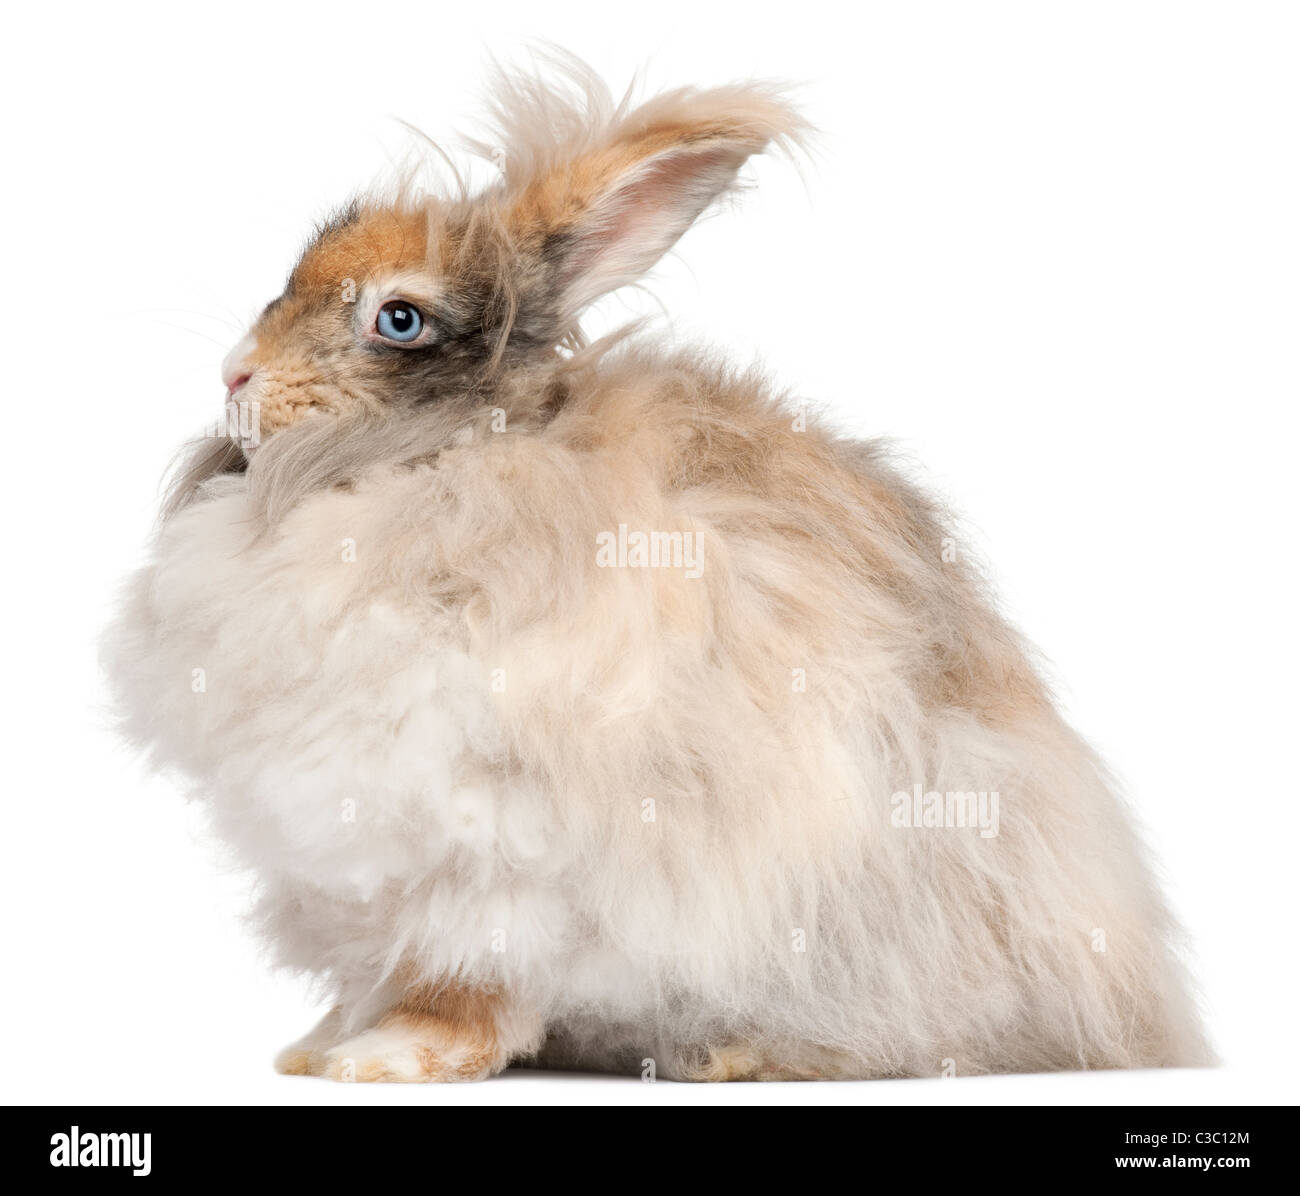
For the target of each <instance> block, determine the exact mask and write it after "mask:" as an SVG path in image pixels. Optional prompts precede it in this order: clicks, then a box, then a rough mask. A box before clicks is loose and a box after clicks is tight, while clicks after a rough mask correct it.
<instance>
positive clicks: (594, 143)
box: [498, 77, 808, 331]
mask: <svg viewBox="0 0 1300 1196" xmlns="http://www.w3.org/2000/svg"><path fill="white" fill-rule="evenodd" d="M582 82H583V84H584V86H585V92H584V95H583V99H582V100H581V101H580V102H579V103H575V102H574V101H573V99H572V97H571V96H570V95H568V94H557V92H556V91H554V90H552V89H549V88H546V87H545V86H544V85H542V84H540V83H538V82H536V81H533V80H530V81H527V82H525V83H524V84H520V83H518V82H514V83H512V84H510V85H508V94H507V95H506V96H504V97H499V101H500V102H499V106H498V118H499V120H500V121H501V123H502V125H503V126H504V131H505V133H506V139H507V146H508V148H507V149H506V151H505V160H504V163H503V166H504V171H505V176H506V177H505V187H506V196H505V202H506V210H505V213H504V215H505V220H506V223H507V227H508V229H509V232H510V235H511V239H512V241H513V243H514V245H515V247H516V250H517V251H518V252H519V253H521V254H523V256H524V259H525V261H524V263H521V264H524V265H526V266H530V267H531V269H529V270H528V271H527V272H528V273H530V274H531V275H532V276H533V277H534V278H538V279H539V280H544V284H543V286H542V287H541V288H538V289H537V290H534V291H533V292H532V294H531V295H530V296H528V298H527V299H525V300H524V301H525V302H530V303H531V304H536V303H538V302H541V301H542V300H543V295H542V294H541V293H540V292H541V291H543V290H544V292H545V302H546V303H547V304H548V306H549V308H550V310H549V311H548V312H547V313H546V314H547V316H549V317H550V319H549V320H548V321H547V323H550V322H551V321H554V326H555V327H557V328H559V329H560V330H561V331H563V330H567V329H568V328H571V327H572V326H573V325H574V323H576V321H577V319H578V317H579V316H580V315H581V313H582V311H583V309H585V308H586V307H587V306H588V305H589V304H591V303H592V302H594V301H595V300H596V299H599V298H600V297H601V296H602V295H605V294H608V293H609V292H610V291H613V290H615V289H616V288H618V287H621V286H624V285H626V284H627V283H630V282H634V281H636V280H637V279H638V278H640V277H641V276H642V275H643V274H644V273H645V272H646V271H647V270H649V269H650V268H651V267H652V266H653V265H654V264H655V263H656V262H657V261H658V260H659V259H660V258H661V257H662V256H663V255H664V254H665V253H666V252H667V251H668V250H669V249H671V248H672V246H673V245H674V244H675V243H676V241H677V239H678V238H679V237H680V236H681V235H682V234H683V233H684V232H685V231H686V230H687V228H689V227H690V225H691V223H692V222H693V221H694V220H695V219H696V217H698V216H699V215H700V214H701V213H702V212H703V211H704V209H705V208H707V207H708V206H709V204H710V203H711V202H712V201H713V200H714V199H716V198H717V197H718V196H720V195H722V194H723V193H724V192H726V191H728V190H729V189H730V188H731V187H732V186H733V185H734V184H735V182H736V178H737V173H738V172H739V170H740V168H741V166H743V165H744V163H745V160H746V159H747V158H748V157H749V156H750V155H751V154H757V153H760V152H762V151H763V150H764V149H767V148H768V147H771V146H776V147H779V148H782V149H789V148H791V147H792V146H793V145H795V144H797V142H798V140H799V139H800V137H801V136H802V135H803V134H804V133H805V131H806V130H807V127H808V126H807V125H806V124H805V122H804V121H803V120H802V118H800V117H799V116H798V114H797V113H795V112H794V110H793V109H792V108H791V107H790V106H789V105H788V104H787V103H786V102H785V101H784V100H783V99H782V98H781V95H780V93H779V91H778V90H777V89H776V88H773V87H769V86H765V85H761V84H748V85H735V86H731V87H723V88H717V89H715V90H711V91H697V90H693V89H684V90H681V91H676V92H671V93H669V94H667V95H662V96H660V97H658V98H657V99H654V100H652V101H650V102H649V103H647V104H645V105H643V106H641V107H639V108H635V109H632V110H631V111H626V110H625V107H624V106H623V105H620V106H618V107H615V106H614V105H613V104H612V103H611V102H610V101H609V98H608V93H606V92H604V90H603V88H601V87H600V85H599V84H598V83H596V82H594V81H592V80H591V79H590V77H586V78H584V79H583V80H582ZM498 161H500V158H498ZM529 314H531V315H533V316H537V315H539V314H540V313H537V312H535V311H534V312H532V313H529Z"/></svg>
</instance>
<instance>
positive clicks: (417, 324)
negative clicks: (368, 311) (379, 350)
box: [375, 299, 424, 342]
mask: <svg viewBox="0 0 1300 1196" xmlns="http://www.w3.org/2000/svg"><path fill="white" fill-rule="evenodd" d="M423 327H424V317H423V316H422V315H420V313H419V311H418V310H417V309H416V308H414V307H412V306H411V305H410V304H409V303H407V302H406V301H405V300H403V299H393V300H391V301H389V302H388V303H385V304H384V306H383V307H381V308H380V309H379V316H378V318H377V319H376V320H375V331H376V332H377V333H379V335H380V336H382V337H383V338H384V339H385V340H389V341H398V342H406V341H413V340H415V338H416V337H417V336H419V335H420V330H421V329H422V328H423Z"/></svg>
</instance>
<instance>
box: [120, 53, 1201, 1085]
mask: <svg viewBox="0 0 1300 1196" xmlns="http://www.w3.org/2000/svg"><path fill="white" fill-rule="evenodd" d="M491 110H492V114H493V118H494V120H495V122H496V129H497V142H498V143H499V145H500V146H502V147H504V149H502V150H498V149H496V147H495V146H494V145H492V144H490V143H489V144H484V143H471V145H472V147H473V148H474V149H475V150H476V151H477V152H479V153H482V154H485V155H491V156H492V157H493V159H494V162H495V165H496V167H497V169H498V171H499V177H496V176H494V178H493V180H492V182H491V183H490V184H487V185H485V186H484V187H482V188H481V189H478V190H471V189H470V188H469V187H468V186H467V185H466V184H464V183H461V184H460V185H459V186H458V187H457V186H449V187H448V188H447V194H443V195H431V194H427V193H425V192H422V191H420V190H418V189H417V188H416V187H415V186H414V185H413V184H407V185H404V186H399V187H397V188H396V189H395V190H393V191H391V192H387V191H383V192H380V191H376V192H373V193H366V194H364V195H363V196H362V197H361V198H358V199H356V200H354V201H353V202H351V203H350V204H349V205H348V206H347V207H346V208H344V209H343V210H342V211H341V212H339V213H338V214H337V215H336V216H335V217H334V218H333V219H331V220H329V221H328V222H327V223H325V224H324V225H323V226H321V227H320V228H319V229H318V230H317V231H316V233H315V235H314V236H313V238H312V239H311V242H310V244H309V246H308V248H307V249H306V250H305V252H304V253H303V254H302V256H301V258H300V259H299V260H298V262H297V264H296V265H295V266H294V267H293V270H292V272H291V274H290V275H289V278H288V282H287V284H286V285H285V288H284V291H283V293H282V294H281V295H280V296H279V297H278V298H276V299H275V300H274V301H273V302H272V303H271V304H270V305H269V306H268V307H267V308H266V309H265V310H264V311H263V312H262V314H261V315H260V317H258V318H257V320H256V321H255V323H254V324H253V326H252V328H251V330H250V331H249V333H248V335H247V336H246V337H245V338H244V339H243V340H242V341H241V342H240V343H239V344H238V345H237V346H236V347H235V348H234V349H233V350H232V352H231V354H230V355H229V357H228V358H227V359H226V362H225V364H224V365H223V371H222V373H223V381H224V383H225V385H226V387H227V398H228V402H229V403H230V404H231V405H232V409H234V408H238V409H239V410H240V411H241V412H244V413H247V412H249V411H252V412H254V413H255V415H256V418H255V419H245V420H243V421H242V422H239V423H238V424H235V423H232V425H231V427H230V428H228V429H227V430H226V432H225V434H223V435H221V436H219V437H214V436H208V437H205V438H201V439H200V441H199V442H198V443H197V447H195V448H194V449H193V450H192V453H191V455H190V456H189V458H188V459H187V461H186V462H185V464H184V465H183V466H182V467H181V468H180V470H179V472H178V474H177V476H176V480H175V483H174V486H173V489H172V491H171V494H170V497H169V499H168V501H167V503H166V504H165V509H164V512H163V515H162V517H161V518H160V522H159V527H158V529H157V532H156V536H155V540H154V543H153V547H152V552H151V556H150V558H149V561H148V563H147V564H146V565H145V566H144V568H143V569H141V570H140V571H139V572H138V573H137V574H136V575H135V576H134V577H132V578H131V579H130V580H129V582H128V583H127V585H126V587H125V590H124V596H123V598H122V602H121V605H120V608H119V610H118V612H117V614H116V615H115V617H114V620H113V622H112V624H111V625H110V627H109V629H108V630H107V632H106V634H105V639H104V648H103V651H104V660H105V666H106V669H107V672H108V675H109V677H110V679H111V687H112V694H113V702H114V705H115V709H116V710H117V711H118V712H119V714H120V719H121V727H122V730H123V733H124V734H125V735H126V736H127V737H128V738H129V740H130V741H131V742H132V743H133V744H134V745H136V746H137V747H138V748H139V749H140V750H141V752H142V753H144V755H145V756H146V757H147V759H148V760H149V762H150V763H151V765H152V766H154V767H157V768H160V769H164V770H167V771H168V772H170V773H173V774H176V775H179V776H181V777H183V778H185V782H186V784H187V786H188V787H189V788H190V789H191V790H192V792H193V794H194V796H195V798H196V799H197V800H199V801H200V802H202V804H203V805H204V807H205V808H206V810H207V812H208V814H209V816H210V819H211V824H212V827H213V830H214V831H215V833H216V835H217V836H219V838H220V839H221V840H222V841H223V842H224V843H225V844H227V845H228V846H229V848H230V849H231V850H232V851H233V853H234V855H235V857H236V858H237V859H238V860H239V861H240V863H241V864H242V865H244V866H246V867H247V868H248V869H251V870H252V872H253V873H254V874H255V875H256V878H257V880H258V893H259V896H258V898H257V901H256V906H255V909H254V911H253V912H254V917H255V920H256V924H257V927H258V929H259V932H260V933H262V934H264V935H265V938H266V940H267V942H268V944H269V945H270V947H271V949H272V952H273V955H274V958H275V961H276V963H277V964H280V965H283V966H285V967H288V968H290V969H295V970H298V971H300V972H302V973H306V974H308V975H310V976H312V977H314V978H315V979H316V980H317V981H318V982H319V983H320V985H321V986H322V988H323V991H325V992H327V993H328V995H329V998H330V1001H329V1003H330V1005H331V1009H330V1012H329V1013H328V1014H327V1015H326V1017H325V1018H324V1020H323V1021H322V1022H321V1023H320V1024H319V1025H318V1026H316V1028H315V1029H314V1030H312V1031H311V1032H310V1033H308V1034H307V1035H306V1036H305V1037H303V1038H302V1039H301V1040H300V1041H298V1042H296V1043H294V1044H292V1045H291V1046H289V1047H287V1048H286V1049H285V1050H284V1051H283V1052H282V1053H281V1054H280V1056H279V1057H278V1058H277V1059H276V1061H275V1066H276V1067H277V1069H278V1070H279V1071H280V1072H282V1073H285V1074H290V1075H312V1076H324V1077H330V1078H333V1079H336V1080H344V1081H403V1082H452V1081H468V1080H478V1079H483V1078H486V1077H489V1076H492V1075H495V1074H497V1073H499V1072H501V1071H502V1070H503V1069H504V1068H506V1067H507V1066H511V1065H515V1066H520V1065H522V1066H534V1067H546V1068H557V1069H561V1068H568V1069H581V1070H588V1071H598V1072H612V1073H620V1074H626V1075H631V1076H638V1075H639V1076H641V1077H642V1078H646V1079H654V1078H656V1077H663V1078H668V1079H674V1080H689V1081H723V1080H795V1079H880V1078H887V1077H914V1076H940V1075H974V1074H981V1073H1010V1072H1032V1071H1047V1070H1069V1069H1092V1068H1145V1067H1163V1066H1191V1065H1201V1064H1206V1063H1208V1062H1210V1061H1211V1058H1212V1056H1211V1053H1210V1050H1209V1047H1208V1045H1207V1042H1206V1038H1205V1036H1204V1033H1203V1031H1202V1028H1201V1025H1200V1016H1199V1013H1198V1010H1197V1006H1196V1002H1195V1001H1194V999H1193V997H1192V995H1191V989H1190V981H1189V979H1188V976H1187V975H1186V973H1185V971H1184V966H1183V964H1182V962H1181V952H1182V948H1181V931H1180V930H1179V929H1178V927H1177V926H1176V925H1175V923H1174V921H1173V920H1172V918H1171V915H1170V914H1169V913H1168V912H1167V910H1166V907H1165V905H1164V902H1163V899H1162V897H1161V894H1160V892H1159V890H1158V887H1157V885H1156V883H1155V881H1154V879H1153V872H1152V869H1151V865H1150V864H1149V862H1148V860H1147V857H1146V853H1145V850H1144V848H1143V846H1142V845H1141V842H1140V840H1139V836H1138V834H1137V831H1136V829H1135V826H1134V822H1133V816H1132V814H1131V813H1130V811H1129V809H1128V807H1127V804H1126V802H1125V800H1124V799H1123V798H1122V797H1121V796H1120V794H1119V790H1118V787H1117V785H1116V784H1115V782H1114V781H1113V779H1112V778H1111V777H1110V776H1109V774H1108V772H1107V770H1106V768H1105V766H1104V765H1103V764H1102V763H1101V762H1100V761H1099V759H1098V758H1097V757H1096V756H1095V755H1094V753H1093V752H1092V751H1091V750H1090V749H1089V747H1088V746H1087V745H1086V744H1085V742H1084V741H1083V740H1082V739H1081V738H1080V737H1079V736H1078V735H1077V734H1076V733H1075V731H1073V730H1072V729H1071V728H1070V727H1069V726H1067V725H1066V723H1065V722H1064V721H1063V719H1062V717H1061V715H1060V714H1059V713H1058V711H1057V708H1056V706H1055V705H1054V702H1053V698H1052V695H1051V694H1050V693H1049V690H1048V688H1047V686H1046V684H1045V682H1044V681H1043V680H1042V678H1041V676H1040V668H1039V666H1038V664H1037V663H1036V658H1035V656H1034V654H1033V652H1032V651H1031V649H1030V648H1028V647H1027V645H1026V644H1024V643H1023V642H1022V641H1021V639H1020V637H1019V636H1018V635H1017V633H1016V632H1014V631H1013V630H1012V629H1011V628H1010V627H1009V626H1008V625H1007V623H1006V622H1004V621H1003V619H1002V618H1001V617H1000V616H999V615H998V614H997V613H996V611H995V607H994V604H993V602H992V600H991V598H990V597H989V593H988V587H987V585H986V583H985V582H984V581H983V580H982V576H981V571H980V570H978V569H977V568H976V567H975V566H974V565H972V564H970V563H969V562H967V561H966V559H965V554H964V553H961V554H953V553H952V552H951V551H949V547H950V540H951V534H952V531H951V529H952V523H951V520H950V517H949V515H948V514H947V513H946V511H945V509H944V508H943V507H941V506H940V505H939V504H938V503H937V502H935V501H934V500H932V499H931V498H930V497H928V496H927V495H926V494H924V493H922V492H921V490H920V489H918V488H917V487H916V486H915V485H914V484H913V483H912V482H911V481H909V480H908V478H907V477H906V476H905V475H904V472H903V471H902V470H901V469H900V468H899V466H898V465H897V464H896V463H895V462H894V461H893V460H892V458H891V455H890V452H889V451H888V450H887V449H886V447H884V446H883V445H882V444H880V443H877V442H864V441H860V440H855V439H851V438H848V437H846V436H845V435H843V434H840V433H837V432H836V431H834V430H832V429H831V427H830V426H829V424H828V423H827V421H825V420H824V419H822V418H821V417H819V416H817V415H814V414H812V413H810V412H809V411H808V410H807V409H806V408H805V407H804V406H803V405H801V404H799V403H796V402H794V401H793V400H792V399H790V398H789V397H788V396H786V395H785V394H783V393H779V392H777V391H776V390H775V389H774V388H773V386H772V385H771V384H770V383H769V382H768V381H767V380H766V379H765V378H764V376H763V375H762V374H761V373H759V372H756V371H755V370H752V369H750V370H746V369H740V368H736V367H733V366H731V365H729V364H728V363H727V362H726V361H724V360H721V359H719V358H718V357H717V356H716V355H714V354H712V353H710V352H705V351H702V350H692V349H688V348H679V347H672V346H670V345H666V344H662V343H660V342H659V341H657V340H656V339H655V338H654V337H653V336H651V335H649V334H648V333H647V332H646V331H645V330H644V329H640V328H637V329H633V330H632V332H631V333H628V334H624V333H623V332H620V333H615V334H613V335H611V336H608V337H606V338H604V339H601V340H597V341H595V342H589V341H588V340H587V339H585V338H584V336H583V333H582V330H581V320H582V318H583V316H584V313H585V312H587V310H588V309H589V308H590V307H591V305H592V304H593V303H595V302H596V301H597V300H598V299H600V298H601V297H603V296H606V295H609V294H610V293H611V292H613V291H615V290H617V289H618V288H620V287H623V286H626V285H628V284H632V283H635V282H637V281H638V280H640V279H641V278H643V276H645V275H646V273H647V272H648V271H650V270H651V268H652V267H654V266H655V264H656V263H657V262H658V261H659V259H660V258H661V257H662V256H663V255H664V254H665V253H667V252H668V251H669V250H670V249H671V248H672V247H673V246H674V245H675V244H676V243H677V241H678V239H679V238H680V237H681V236H682V234H683V233H684V232H685V231H686V230H687V229H688V228H689V227H690V226H691V225H692V224H693V223H694V222H695V220H696V219H697V218H698V217H700V216H701V215H702V214H703V213H705V212H706V210H710V209H712V208H713V207H714V206H715V205H716V203H717V202H718V201H719V200H721V199H722V198H723V197H725V196H728V195H731V194H732V193H733V192H735V191H736V190H737V188H738V186H739V180H740V178H741V171H742V168H743V167H744V165H745V163H746V162H747V160H748V159H749V158H750V157H751V156H753V155H757V154H762V153H764V152H773V151H779V152H785V153H791V152H794V151H795V150H796V149H797V148H798V147H800V146H801V145H804V144H805V143H806V141H807V138H808V136H809V134H810V128H809V126H808V124H807V123H806V122H805V120H804V119H803V118H802V117H801V116H800V115H799V113H798V111H797V110H796V109H795V108H794V107H793V106H792V104H791V102H790V101H789V99H788V92H787V91H785V90H783V89H782V88H780V87H778V86H776V85H772V84H766V83H743V84H736V85H731V86H724V87H718V88H714V89H696V88H684V89H680V90H675V91H671V92H667V93H665V94H661V95H658V96H657V97H653V98H650V99H649V100H647V101H645V102H642V103H639V104H638V103H637V102H636V101H634V100H633V99H631V98H629V97H624V99H623V100H622V101H621V102H616V101H615V100H614V98H613V97H612V95H611V93H610V92H609V91H608V90H607V89H606V88H605V87H604V86H603V84H602V83H601V82H600V81H599V80H598V79H597V78H596V77H595V76H594V75H593V74H592V73H590V72H589V71H588V70H587V69H586V68H583V67H582V66H580V65H578V64H575V63H566V64H564V65H563V66H562V67H561V68H559V69H558V71H557V70H556V69H552V68H543V69H540V70H535V71H530V72H520V73H515V74H504V73H503V75H502V77H501V78H500V79H499V80H498V81H497V84H496V87H495V91H494V99H493V101H492V109H491Z"/></svg>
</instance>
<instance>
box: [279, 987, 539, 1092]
mask: <svg viewBox="0 0 1300 1196" xmlns="http://www.w3.org/2000/svg"><path fill="white" fill-rule="evenodd" d="M339 1024H340V1023H339V1022H338V1021H334V1022H331V1020H330V1018H329V1017H327V1018H326V1019H325V1022H322V1024H321V1025H320V1026H318V1027H317V1028H316V1029H315V1030H313V1031H312V1033H311V1034H309V1035H308V1036H307V1037H306V1038H305V1039H303V1040H302V1041H301V1042H299V1043H295V1044H294V1045H293V1046H292V1047H289V1048H288V1049H287V1050H285V1051H284V1052H282V1053H281V1056H280V1059H279V1060H278V1061H277V1066H279V1067H280V1070H281V1071H285V1072H288V1073H290V1074H295V1075H313V1076H325V1077H327V1078H328V1079H331V1080H341V1081H343V1082H345V1083H348V1082H356V1083H383V1082H387V1083H407V1084H429V1083H451V1082H455V1081H461V1080H484V1079H487V1077H488V1076H491V1075H495V1074H496V1073H497V1072H499V1071H501V1070H502V1069H503V1068H504V1067H505V1066H506V1064H507V1063H509V1062H510V1059H511V1058H512V1057H513V1056H515V1055H519V1054H528V1053H531V1052H532V1051H533V1050H535V1049H536V1047H537V1042H538V1041H539V1040H540V1038H541V1025H540V1022H538V1021H537V1020H536V1019H532V1018H529V1017H527V1016H525V1015H523V1014H521V1013H520V1012H519V1011H518V1010H517V1009H515V1008H513V1007H512V1006H510V1005H509V1004H507V1002H505V1001H504V1000H503V999H502V998H501V997H500V996H499V995H498V994H495V993H488V992H481V991H475V990H470V989H463V988H459V987H455V986H451V985H446V986H442V987H439V988H429V989H421V990H417V991H416V992H414V993H412V994H410V995H408V997H407V999H406V1000H404V1001H403V1002H402V1004H401V1005H399V1006H397V1008H395V1009H392V1010H390V1011H389V1012H388V1013H387V1014H385V1015H384V1016H383V1017H382V1018H380V1020H379V1021H378V1022H377V1023H376V1024H375V1025H374V1026H372V1027H371V1028H370V1029H369V1030H365V1031H363V1032H362V1033H360V1034H357V1035H356V1036H355V1037H352V1038H348V1039H345V1040H344V1041H342V1042H340V1041H339V1040H338V1036H337V1034H335V1036H334V1037H333V1038H332V1039H331V1038H330V1034H331V1032H332V1031H336V1030H337V1028H338V1025H339Z"/></svg>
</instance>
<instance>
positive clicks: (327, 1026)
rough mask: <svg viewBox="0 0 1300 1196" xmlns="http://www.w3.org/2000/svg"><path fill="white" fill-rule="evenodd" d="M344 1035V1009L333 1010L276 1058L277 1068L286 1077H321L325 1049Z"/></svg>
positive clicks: (336, 1008)
mask: <svg viewBox="0 0 1300 1196" xmlns="http://www.w3.org/2000/svg"><path fill="white" fill-rule="evenodd" d="M342 1037H343V1010H342V1009H341V1008H339V1007H338V1006H335V1008H333V1009H331V1010H330V1011H329V1012H328V1013H327V1014H326V1015H325V1016H324V1017H323V1018H321V1020H320V1021H319V1022H317V1023H316V1025H315V1026H313V1027H312V1029H310V1030H308V1031H307V1033H306V1034H304V1035H303V1036H302V1037H301V1038H300V1039H298V1041H297V1042H294V1043H291V1044H290V1045H289V1046H287V1047H285V1048H284V1050H282V1051H281V1052H280V1053H279V1054H278V1055H276V1057H275V1070H276V1071H278V1072H279V1073H280V1074H281V1075H285V1076H318V1075H321V1074H322V1073H323V1070H324V1067H325V1052H326V1051H327V1050H329V1048H330V1047H332V1046H333V1045H334V1044H335V1043H336V1042H338V1041H339V1039H341V1038H342Z"/></svg>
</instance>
